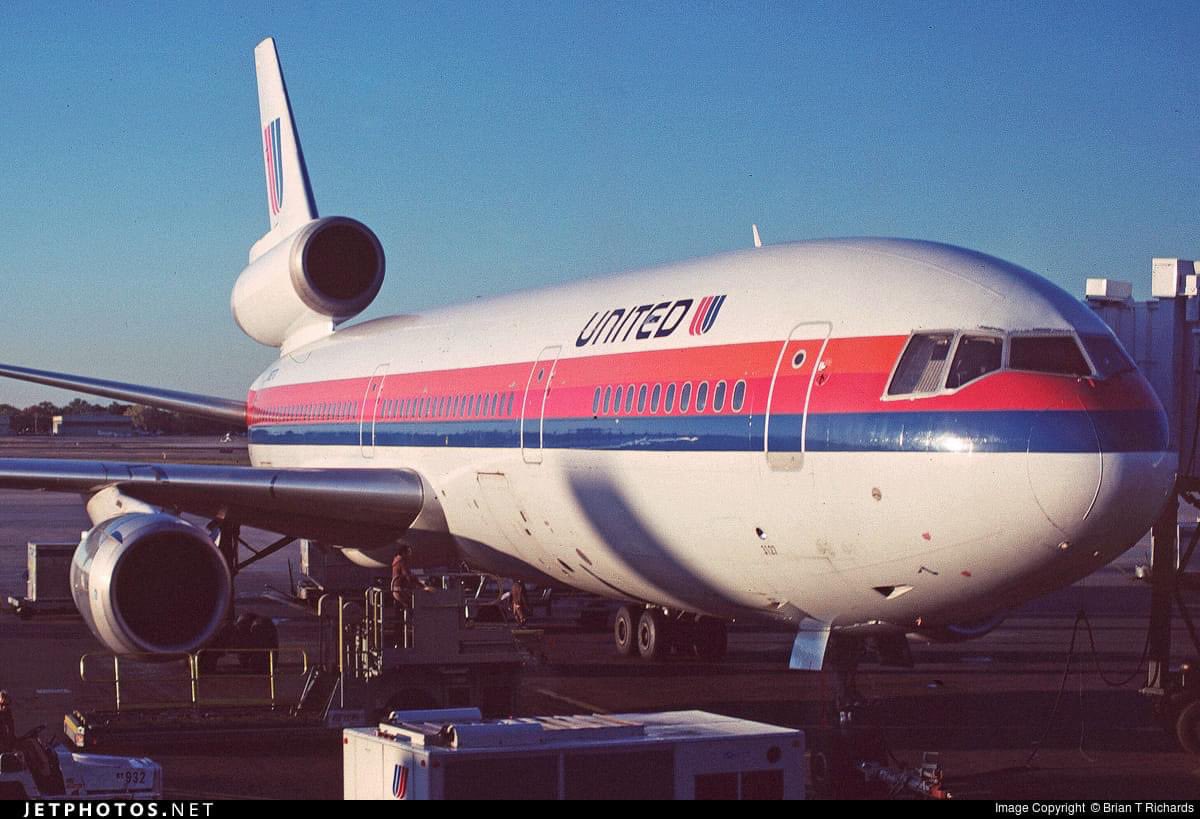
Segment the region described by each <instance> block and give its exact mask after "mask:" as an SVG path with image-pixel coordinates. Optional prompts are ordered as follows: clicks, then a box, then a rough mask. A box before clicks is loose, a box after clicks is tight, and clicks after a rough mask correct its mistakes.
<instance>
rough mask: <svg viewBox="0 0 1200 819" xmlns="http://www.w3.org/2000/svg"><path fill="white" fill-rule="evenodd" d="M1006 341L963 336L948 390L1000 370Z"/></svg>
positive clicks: (951, 368) (952, 367) (951, 371)
mask: <svg viewBox="0 0 1200 819" xmlns="http://www.w3.org/2000/svg"><path fill="white" fill-rule="evenodd" d="M1003 352H1004V339H1001V338H997V337H995V336H963V337H962V338H960V339H959V340H958V348H957V349H956V350H955V351H954V360H953V361H952V362H950V375H949V376H947V378H946V388H947V389H951V390H953V389H957V388H959V387H961V386H962V385H963V384H969V383H970V382H972V381H974V380H975V379H977V378H983V377H984V376H985V375H987V374H988V373H994V372H996V371H997V370H999V369H1000V366H1001V363H1002V359H1003V355H1002V354H1003Z"/></svg>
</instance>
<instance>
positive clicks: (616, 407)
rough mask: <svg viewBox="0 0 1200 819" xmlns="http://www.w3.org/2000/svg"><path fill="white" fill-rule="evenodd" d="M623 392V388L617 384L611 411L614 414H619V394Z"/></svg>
mask: <svg viewBox="0 0 1200 819" xmlns="http://www.w3.org/2000/svg"><path fill="white" fill-rule="evenodd" d="M624 394H625V388H624V387H622V386H618V387H617V392H616V394H614V395H613V413H614V414H615V415H620V414H621V396H622V395H624Z"/></svg>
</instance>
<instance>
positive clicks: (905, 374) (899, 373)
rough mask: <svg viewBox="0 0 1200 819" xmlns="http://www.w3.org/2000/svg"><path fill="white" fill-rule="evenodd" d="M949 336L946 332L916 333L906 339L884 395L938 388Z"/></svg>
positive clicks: (943, 368)
mask: <svg viewBox="0 0 1200 819" xmlns="http://www.w3.org/2000/svg"><path fill="white" fill-rule="evenodd" d="M953 338H954V336H953V335H952V334H950V333H919V334H917V335H914V336H913V337H912V338H910V339H909V340H908V346H906V347H905V348H904V354H903V355H901V356H900V363H899V364H897V365H896V372H895V374H894V375H893V376H892V383H891V386H889V387H888V395H911V394H915V393H928V392H934V391H936V390H937V389H939V388H940V387H941V384H942V373H943V371H944V370H945V367H946V356H948V355H949V354H950V341H951V339H953Z"/></svg>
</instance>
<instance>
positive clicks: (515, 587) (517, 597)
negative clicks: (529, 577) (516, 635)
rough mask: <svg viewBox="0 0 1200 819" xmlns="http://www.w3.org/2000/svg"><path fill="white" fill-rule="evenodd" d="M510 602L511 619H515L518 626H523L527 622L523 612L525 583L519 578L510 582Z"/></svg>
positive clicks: (527, 619)
mask: <svg viewBox="0 0 1200 819" xmlns="http://www.w3.org/2000/svg"><path fill="white" fill-rule="evenodd" d="M510 602H511V603H512V613H513V619H514V620H516V621H517V625H518V626H523V625H525V624H526V623H527V622H529V617H528V615H527V614H526V612H525V584H524V583H522V582H521V581H520V580H514V581H513V584H512V598H511V599H510Z"/></svg>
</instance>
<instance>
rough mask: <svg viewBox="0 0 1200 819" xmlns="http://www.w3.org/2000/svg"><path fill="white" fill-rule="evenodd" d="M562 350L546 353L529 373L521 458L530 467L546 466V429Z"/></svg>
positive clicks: (522, 424)
mask: <svg viewBox="0 0 1200 819" xmlns="http://www.w3.org/2000/svg"><path fill="white" fill-rule="evenodd" d="M561 352H562V347H561V346H559V345H555V346H553V347H546V348H545V349H544V350H542V351H541V352H540V353H539V354H538V357H537V360H536V361H534V362H533V367H532V368H530V370H529V380H528V381H527V382H526V384H525V400H524V401H522V402H521V457H522V458H524V459H525V463H527V464H540V463H541V462H542V444H543V442H544V434H543V433H544V431H545V427H546V401H547V399H549V397H550V390H551V388H552V385H553V382H554V370H555V368H556V367H557V366H558V355H559V353H561Z"/></svg>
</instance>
